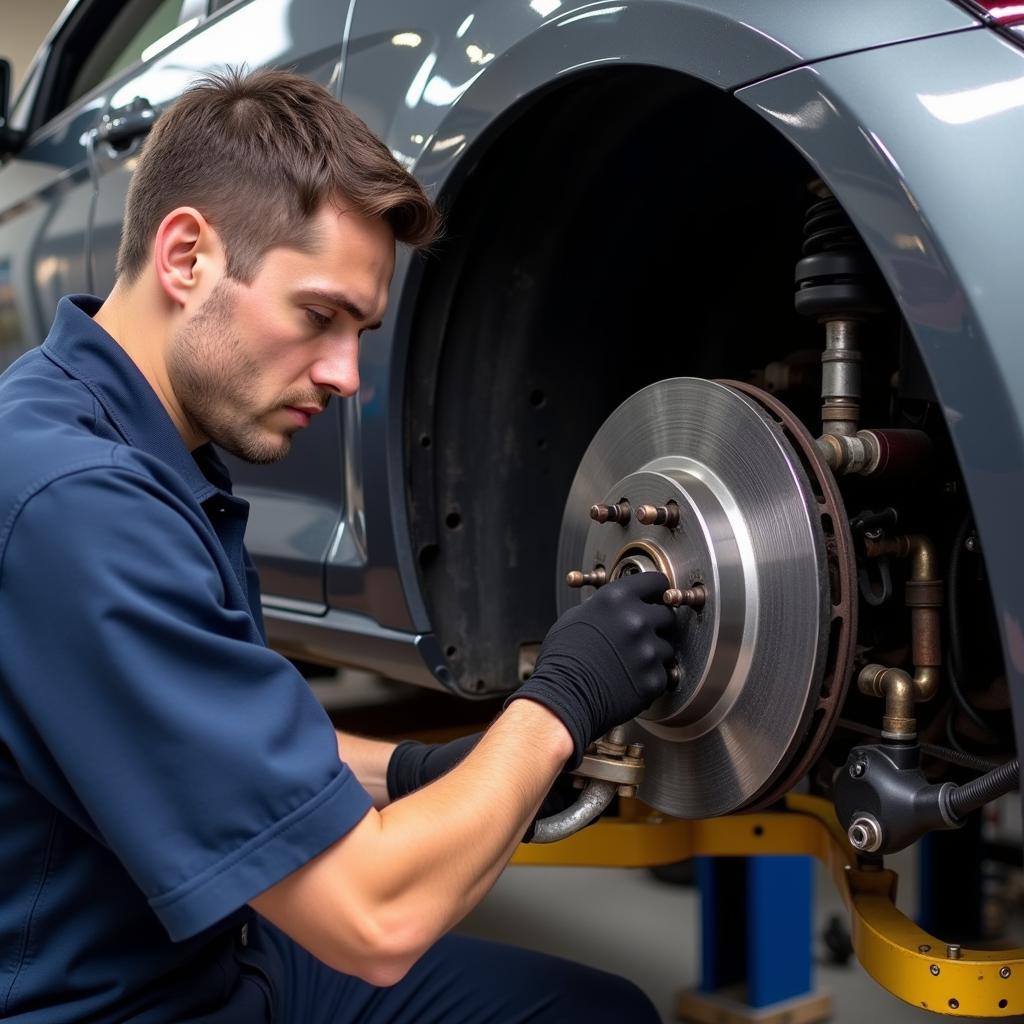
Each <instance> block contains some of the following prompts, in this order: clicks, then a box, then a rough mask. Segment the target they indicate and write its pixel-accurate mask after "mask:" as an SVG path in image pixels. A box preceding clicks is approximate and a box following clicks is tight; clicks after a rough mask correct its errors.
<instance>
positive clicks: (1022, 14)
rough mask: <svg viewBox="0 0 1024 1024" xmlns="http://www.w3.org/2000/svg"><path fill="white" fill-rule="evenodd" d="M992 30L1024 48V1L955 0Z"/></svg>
mask: <svg viewBox="0 0 1024 1024" xmlns="http://www.w3.org/2000/svg"><path fill="white" fill-rule="evenodd" d="M954 2H955V3H958V4H959V5H960V6H961V7H966V8H967V10H968V11H969V12H970V13H971V14H974V15H976V16H977V17H979V18H981V20H982V21H983V22H984V23H985V24H986V25H988V26H989V27H990V28H994V29H996V30H997V31H999V32H1000V33H1001V34H1002V35H1004V36H1006V37H1007V38H1009V39H1012V40H1013V41H1014V42H1015V43H1019V44H1020V45H1022V46H1024V0H954Z"/></svg>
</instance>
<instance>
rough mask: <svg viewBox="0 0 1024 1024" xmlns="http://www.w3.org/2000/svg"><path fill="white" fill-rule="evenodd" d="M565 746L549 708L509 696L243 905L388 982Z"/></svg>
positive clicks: (440, 925) (482, 870)
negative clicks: (487, 719) (469, 744)
mask: <svg viewBox="0 0 1024 1024" xmlns="http://www.w3.org/2000/svg"><path fill="white" fill-rule="evenodd" d="M342 742H343V743H346V749H347V740H346V739H345V738H344V737H343V740H342ZM571 752H572V741H571V738H570V736H569V734H568V732H567V731H566V729H565V727H564V726H563V725H562V724H561V722H559V721H558V719H557V718H556V717H555V716H554V715H552V714H551V712H549V711H548V710H547V709H545V708H543V707H541V706H540V705H539V704H535V703H534V702H532V701H528V700H520V701H516V702H514V703H513V704H512V705H511V706H510V707H509V709H508V710H507V711H506V712H505V713H504V714H503V715H502V716H501V717H500V718H499V719H498V720H497V721H496V722H495V723H494V725H492V726H491V728H490V729H489V730H488V731H487V733H486V734H485V735H484V736H483V738H482V739H481V740H480V742H479V743H478V744H477V746H476V747H475V748H474V749H473V751H472V752H471V753H470V754H469V755H468V756H467V757H466V759H465V760H464V761H463V762H462V763H461V764H459V765H458V766H457V767H455V768H454V769H452V771H450V772H449V773H447V774H446V775H444V776H443V777H442V778H440V779H438V780H437V781H436V782H433V783H431V784H430V785H428V786H425V787H423V788H422V789H419V790H417V791H416V792H415V793H412V794H410V795H409V796H407V797H404V798H402V799H401V800H397V801H396V802H395V803H393V804H390V805H389V806H387V807H385V808H384V809H383V810H381V811H376V810H371V811H370V812H369V813H368V814H367V815H366V817H365V818H363V820H362V821H361V822H360V823H359V824H358V825H357V826H356V827H355V828H354V829H352V831H351V832H349V833H348V835H347V836H345V838H344V839H342V840H341V841H339V842H338V843H336V844H335V845H334V846H333V847H331V848H330V849H328V850H327V851H325V852H324V853H323V854H322V855H320V856H319V857H316V858H314V859H313V860H312V861H310V862H309V863H308V864H306V865H305V867H303V868H301V869H300V870H299V871H297V872H295V873H294V874H293V875H291V876H289V877H288V878H285V879H283V880H282V881H281V882H279V883H278V884H277V885H275V886H274V887H273V888H272V889H271V890H269V891H268V892H267V893H264V894H263V895H261V896H259V897H257V898H256V899H254V900H253V901H252V904H253V906H254V907H255V908H256V909H257V910H258V911H259V912H260V913H262V914H264V915H265V916H267V917H269V918H270V920H271V921H273V922H274V923H275V924H277V925H278V927H280V928H283V930H284V931H286V932H287V933H288V934H289V935H291V937H292V938H293V939H295V940H296V941H297V942H298V943H299V944H300V945H302V946H304V947H305V948H306V949H309V950H310V951H312V952H314V954H315V955H316V956H318V957H319V958H320V959H321V960H323V961H325V962H326V963H328V964H329V965H330V966H332V967H334V968H335V969H336V970H341V971H344V972H346V973H349V974H353V973H354V974H357V975H358V976H360V977H362V978H364V979H366V980H368V981H370V982H371V983H372V984H376V985H389V984H394V982H395V981H397V980H398V978H400V977H401V976H402V975H403V974H404V972H405V971H406V970H408V968H409V966H410V965H411V964H412V963H414V962H415V961H416V959H418V958H419V957H420V956H421V955H422V954H423V953H424V952H425V951H426V950H427V949H428V948H429V947H430V946H431V945H432V944H433V943H434V942H435V941H436V940H437V939H438V938H439V937H440V936H441V935H443V934H444V933H445V932H446V931H447V930H448V929H449V928H451V927H452V926H453V925H454V924H455V923H456V922H457V921H459V920H460V919H461V918H462V917H464V916H465V915H466V913H467V912H468V911H469V910H470V909H471V908H472V907H473V906H474V905H475V904H476V903H477V902H479V900H480V899H481V898H482V897H483V895H484V894H485V893H486V892H487V890H488V889H489V888H490V886H491V885H492V884H493V883H494V880H495V879H496V878H497V877H498V875H499V874H500V873H501V871H502V869H503V868H504V866H505V864H506V863H507V862H508V859H509V857H511V855H512V852H513V851H514V850H515V848H516V845H517V844H518V842H519V839H520V837H521V836H522V835H523V833H524V832H525V831H526V829H527V827H528V826H529V824H530V822H531V821H532V820H533V816H534V814H535V813H536V810H537V808H538V807H539V806H540V803H541V800H542V799H543V797H544V795H545V794H546V793H547V791H548V789H549V788H550V786H551V783H552V780H553V779H554V778H555V776H556V775H557V774H558V772H559V770H560V769H561V768H562V767H563V766H564V764H565V761H566V759H567V758H568V757H569V756H570V754H571Z"/></svg>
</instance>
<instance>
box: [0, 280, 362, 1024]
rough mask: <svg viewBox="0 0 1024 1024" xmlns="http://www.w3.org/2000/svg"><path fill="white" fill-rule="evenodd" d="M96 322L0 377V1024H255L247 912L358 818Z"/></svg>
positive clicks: (226, 545)
mask: <svg viewBox="0 0 1024 1024" xmlns="http://www.w3.org/2000/svg"><path fill="white" fill-rule="evenodd" d="M99 305H100V301H99V300H98V299H95V298H93V297H91V296H74V297H71V298H65V299H62V300H61V302H60V305H59V307H58V310H57V316H56V319H55V321H54V325H53V328H52V330H51V332H50V334H49V336H48V337H47V339H46V341H45V343H44V344H43V345H42V346H41V347H40V348H37V349H34V350H33V351H31V352H28V353H26V354H25V355H24V356H22V357H21V358H20V359H18V361H17V362H15V363H14V364H13V365H12V366H11V367H9V368H8V369H7V371H6V372H5V373H4V374H3V375H2V376H0V1019H3V1020H4V1021H7V1022H17V1024H29V1022H32V1024H43V1022H45V1024H74V1022H80V1021H83V1022H84V1021H89V1022H90V1024H106V1022H114V1021H117V1022H125V1021H132V1022H134V1024H143V1022H144V1024H170V1022H172V1021H173V1022H175V1024H180V1022H184V1021H197V1020H200V1019H201V1020H202V1021H203V1024H214V1022H216V1024H228V1022H230V1024H254V1022H256V1021H262V1020H269V1019H270V1010H269V1009H268V999H267V997H266V995H265V990H266V988H267V986H268V985H269V987H270V988H272V987H273V984H274V979H273V978H272V977H271V978H269V979H268V978H267V977H266V976H265V975H266V974H267V972H268V971H271V970H272V967H269V966H268V965H267V963H260V962H259V957H258V953H257V952H256V951H255V950H254V949H252V948H251V947H247V946H246V945H245V942H244V931H243V927H242V926H243V925H244V924H245V923H246V922H247V921H248V920H249V919H250V918H251V917H253V916H254V915H253V912H252V911H250V910H249V909H248V908H247V906H246V903H247V901H248V900H250V899H252V897H254V896H256V895H257V894H259V893H260V892H262V891H263V890H265V889H267V888H268V887H269V886H271V885H273V884H274V883H275V882H277V881H279V880H280V879H282V878H284V877H285V876H286V875H288V874H290V873H291V872H292V871H294V870H295V869H296V868H298V867H300V866H301V865H303V864H305V863H306V862H307V861H309V860H310V859H311V858H312V857H314V856H315V855H316V854H318V853H320V852H321V851H323V850H324V849H326V848H327V847H328V846H330V845H331V844H332V843H333V842H335V841H336V840H337V839H339V838H341V837H342V836H343V835H345V834H346V833H347V832H348V831H349V830H350V829H351V828H352V827H353V826H354V825H355V824H356V823H357V822H358V821H359V820H360V819H361V818H362V817H363V816H364V815H365V814H366V812H367V810H368V809H369V807H370V805H371V799H370V797H369V795H368V794H367V792H366V790H365V789H364V788H363V787H362V786H361V785H360V784H359V782H358V781H357V780H356V778H355V776H354V775H353V774H352V773H351V771H350V770H349V769H348V767H347V766H346V765H345V764H344V763H342V762H341V761H340V760H339V757H338V748H337V742H336V738H335V734H334V730H333V728H332V726H331V723H330V721H329V719H328V718H327V715H326V714H325V712H324V711H323V709H322V708H321V707H320V705H319V704H318V702H317V701H316V699H315V698H314V696H313V695H312V692H311V691H310V689H309V687H308V686H307V684H306V682H305V680H304V679H303V678H302V677H301V676H300V675H299V673H298V672H297V671H296V670H295V668H294V667H293V666H292V665H291V664H290V663H289V662H288V661H286V660H285V659H284V658H282V657H281V656H280V655H278V654H276V653H275V652H274V651H272V650H270V649H269V648H268V647H267V646H266V643H265V636H264V632H263V625H262V618H261V613H260V601H259V589H258V584H257V580H256V575H255V572H254V571H253V568H252V563H251V561H250V560H249V557H248V555H247V553H246V551H245V548H244V546H243V542H242V538H243V533H244V530H245V523H246V516H247V511H248V506H247V504H246V502H244V501H242V500H241V499H240V498H237V497H234V496H232V494H231V488H230V480H229V479H228V475H227V472H226V470H225V468H224V465H223V463H222V462H221V461H220V460H219V459H218V458H217V456H216V454H215V453H214V451H213V449H212V448H211V446H209V445H205V446H203V447H201V448H199V449H197V450H196V451H195V452H194V453H190V452H189V451H188V449H187V448H186V447H185V444H184V443H183V441H182V439H181V436H180V435H179V433H178V431H177V430H176V428H175V427H174V424H173V423H172V421H171V419H170V417H169V416H168V415H167V412H166V411H165V410H164V407H163V406H162V405H161V403H160V401H159V399H158V398H157V396H156V394H155V392H154V391H153V390H152V388H151V387H150V385H149V384H148V383H147V382H146V380H145V378H144V377H143V376H142V374H141V373H140V372H139V370H138V368H137V367H136V366H135V364H134V362H133V361H132V360H131V359H130V358H129V357H128V355H127V354H126V353H125V352H124V351H123V350H122V349H121V348H120V346H119V345H118V344H117V343H116V342H115V341H114V340H113V338H111V337H110V335H108V334H107V333H106V332H105V331H104V330H103V329H102V328H101V327H100V326H99V325H98V324H96V323H95V322H94V321H93V319H92V315H93V314H95V312H96V310H97V309H98V308H99Z"/></svg>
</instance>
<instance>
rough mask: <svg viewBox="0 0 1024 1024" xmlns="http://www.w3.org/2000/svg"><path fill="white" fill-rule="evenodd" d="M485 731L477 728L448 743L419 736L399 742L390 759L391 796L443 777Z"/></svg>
mask: <svg viewBox="0 0 1024 1024" xmlns="http://www.w3.org/2000/svg"><path fill="white" fill-rule="evenodd" d="M482 735H483V733H479V732H475V733H473V735H472V736H460V737H459V738H458V739H457V740H451V741H450V742H448V743H420V742H419V741H418V740H404V741H403V742H402V743H399V744H398V746H397V747H395V749H394V750H393V751H391V760H390V761H388V797H389V798H390V799H392V800H397V799H398V798H399V797H403V796H405V795H406V793H411V792H413V790H416V789H419V788H420V786H425V785H426V784H427V783H428V782H433V781H434V779H439V778H440V777H441V776H442V775H444V773H445V772H447V771H450V770H451V769H452V768H454V767H455V766H456V765H457V764H458V763H459V762H460V761H461V760H462V759H463V758H464V757H465V756H466V755H467V754H468V753H469V752H470V751H471V750H472V749H473V748H474V747H475V746H476V744H477V741H478V740H479V739H480V737H481V736H482Z"/></svg>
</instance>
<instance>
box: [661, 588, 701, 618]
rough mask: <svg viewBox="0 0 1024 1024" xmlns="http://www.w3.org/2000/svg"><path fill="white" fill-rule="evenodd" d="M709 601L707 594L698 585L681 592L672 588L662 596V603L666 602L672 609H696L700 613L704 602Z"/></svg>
mask: <svg viewBox="0 0 1024 1024" xmlns="http://www.w3.org/2000/svg"><path fill="white" fill-rule="evenodd" d="M706 600H707V592H706V591H705V590H704V588H703V587H702V586H701V585H700V584H699V583H698V584H697V585H696V586H694V587H689V588H688V589H686V590H679V589H678V588H677V587H672V588H671V589H670V590H666V591H665V593H664V595H663V596H662V601H664V602H665V604H667V605H668V606H669V607H670V608H682V607H684V606H685V607H687V608H695V609H697V610H698V611H699V610H700V609H701V608H703V607H704V602H705V601H706Z"/></svg>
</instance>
